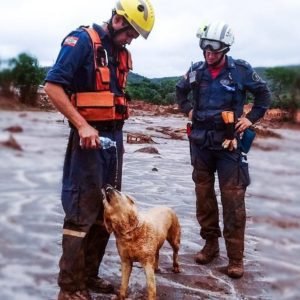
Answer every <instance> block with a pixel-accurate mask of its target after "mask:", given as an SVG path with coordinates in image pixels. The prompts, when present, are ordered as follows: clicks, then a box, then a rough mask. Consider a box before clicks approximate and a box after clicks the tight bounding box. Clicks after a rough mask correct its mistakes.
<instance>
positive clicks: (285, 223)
mask: <svg viewBox="0 0 300 300" xmlns="http://www.w3.org/2000/svg"><path fill="white" fill-rule="evenodd" d="M252 221H253V222H256V223H267V224H270V225H272V226H273V227H274V226H276V227H279V228H282V229H290V228H295V229H298V228H300V223H299V221H295V220H281V219H280V220H279V219H276V218H273V217H269V216H253V217H252Z"/></svg>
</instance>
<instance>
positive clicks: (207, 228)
mask: <svg viewBox="0 0 300 300" xmlns="http://www.w3.org/2000/svg"><path fill="white" fill-rule="evenodd" d="M197 37H198V38H200V41H199V45H200V48H201V50H202V51H203V55H204V58H205V61H204V62H197V63H195V64H192V66H191V68H190V69H189V70H188V72H187V74H186V75H185V76H184V77H183V78H182V79H181V80H180V81H179V82H178V83H177V85H176V96H177V102H178V104H179V106H180V108H181V110H182V111H183V112H184V113H186V114H187V115H188V117H189V119H190V120H192V130H191V132H190V134H189V140H190V147H191V162H192V165H193V168H194V170H193V181H194V182H195V191H196V214H197V220H198V222H199V224H200V227H201V231H200V235H201V237H202V238H203V239H205V245H204V247H203V248H202V250H201V251H200V252H198V253H197V255H196V257H195V260H196V262H197V263H199V264H207V263H209V262H211V261H212V260H213V259H214V258H215V257H217V256H218V255H219V243H218V238H219V237H220V236H221V230H220V226H219V211H218V203H217V198H216V192H215V189H214V183H215V173H216V172H217V175H218V179H219V187H220V192H221V203H222V206H223V221H224V230H223V236H224V238H225V244H226V250H227V256H228V258H229V264H228V267H227V273H228V275H229V276H230V277H233V278H239V277H242V276H243V273H244V264H243V255H244V235H245V223H246V211H245V201H244V198H245V192H246V187H247V186H248V185H249V183H250V179H249V173H248V163H247V157H246V154H245V152H247V150H249V149H246V147H245V145H246V144H247V143H246V142H245V139H242V140H241V138H240V137H241V134H242V133H244V135H245V136H249V135H250V133H249V132H250V129H249V127H250V126H251V125H252V124H253V123H255V122H256V121H258V120H259V119H260V118H262V117H263V116H264V113H265V111H266V110H267V108H268V107H269V105H270V101H271V95H270V91H269V89H268V87H267V86H266V83H265V82H264V81H263V80H261V78H260V77H259V76H258V75H257V73H256V72H255V71H254V70H253V69H252V67H251V66H250V65H249V64H248V63H247V62H245V61H244V60H239V59H238V60H235V59H233V58H232V57H230V56H227V55H226V54H227V53H228V52H229V50H230V47H231V46H232V44H233V42H234V35H233V32H232V30H231V28H230V27H229V26H228V25H227V24H225V23H223V22H212V23H210V24H207V25H202V26H201V27H200V28H199V30H198V32H197ZM247 91H249V92H250V93H252V95H253V97H254V103H253V107H252V110H251V111H250V112H249V113H247V115H246V116H244V115H243V107H244V104H245V100H246V92H247ZM190 92H192V94H193V97H192V98H193V100H192V101H190V100H189V99H190V98H188V95H189V93H190Z"/></svg>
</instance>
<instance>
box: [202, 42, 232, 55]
mask: <svg viewBox="0 0 300 300" xmlns="http://www.w3.org/2000/svg"><path fill="white" fill-rule="evenodd" d="M199 45H200V48H201V49H202V50H204V51H206V50H209V51H212V52H221V51H223V50H225V49H226V48H228V46H226V45H225V44H224V43H222V42H219V41H213V40H207V39H200V44H199Z"/></svg>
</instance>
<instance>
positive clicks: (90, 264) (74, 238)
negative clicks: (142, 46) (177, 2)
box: [45, 0, 155, 300]
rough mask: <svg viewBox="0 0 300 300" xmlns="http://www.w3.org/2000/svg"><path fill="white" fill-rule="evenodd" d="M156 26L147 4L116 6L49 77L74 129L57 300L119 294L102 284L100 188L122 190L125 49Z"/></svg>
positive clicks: (76, 37) (72, 45) (68, 43)
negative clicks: (112, 187) (99, 275)
mask: <svg viewBox="0 0 300 300" xmlns="http://www.w3.org/2000/svg"><path fill="white" fill-rule="evenodd" d="M154 19H155V17H154V11H153V8H152V5H151V3H150V1H149V0H119V1H117V3H116V7H115V9H114V10H113V13H112V17H111V18H110V19H109V21H108V22H106V23H104V24H103V25H102V26H99V25H96V24H94V25H93V26H92V27H80V28H78V29H76V30H75V31H73V32H71V33H70V34H69V35H68V36H67V37H66V38H65V39H64V40H63V42H62V47H61V50H60V53H59V55H58V58H57V60H56V62H55V64H54V66H53V67H52V68H51V70H50V71H49V73H48V74H47V76H46V79H45V81H46V85H45V91H46V93H47V94H48V96H49V97H50V99H51V100H52V102H53V104H54V105H55V107H56V108H57V109H58V110H59V111H60V112H61V113H62V114H63V115H65V117H66V118H67V119H68V120H69V124H70V136H69V142H68V147H67V152H66V156H65V163H64V169H63V184H62V196H61V200H62V205H63V208H64V212H65V219H64V224H63V239H62V248H63V253H62V256H61V259H60V263H59V267H60V272H59V276H58V284H59V286H60V292H59V295H58V300H79V299H80V300H89V299H92V298H91V296H90V294H89V290H92V291H94V292H99V293H110V292H112V291H113V285H112V284H111V283H109V282H108V281H107V280H104V279H102V278H100V277H98V271H99V266H100V263H101V261H102V258H103V255H104V252H105V248H106V245H107V242H108V239H109V233H108V232H107V231H106V228H105V226H104V221H103V209H104V208H103V204H102V194H101V188H102V187H103V186H104V185H106V184H111V185H113V186H115V187H116V188H118V189H119V190H120V189H121V179H122V160H123V137H122V127H123V124H124V121H125V120H126V119H127V118H128V106H127V98H126V96H125V86H126V79H127V75H128V73H129V70H130V69H131V55H130V53H129V51H128V50H127V49H126V45H129V44H130V43H131V41H132V40H133V39H136V38H137V37H138V36H140V35H141V36H143V37H144V38H145V39H147V37H148V35H149V33H150V32H151V30H152V27H153V25H154Z"/></svg>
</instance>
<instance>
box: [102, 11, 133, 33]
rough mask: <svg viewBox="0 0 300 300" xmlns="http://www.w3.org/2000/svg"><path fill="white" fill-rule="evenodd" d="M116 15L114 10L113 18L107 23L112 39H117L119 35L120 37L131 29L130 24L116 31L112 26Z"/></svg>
mask: <svg viewBox="0 0 300 300" xmlns="http://www.w3.org/2000/svg"><path fill="white" fill-rule="evenodd" d="M115 15H116V11H115V10H113V12H112V16H111V18H110V19H109V21H108V23H107V28H108V32H109V35H110V37H111V38H112V39H113V38H114V37H116V36H117V35H119V34H120V33H122V32H124V31H126V30H128V29H130V28H131V26H130V25H129V24H126V25H125V26H124V27H122V28H120V29H118V30H115V29H114V28H113V25H112V21H113V17H114V16H115ZM126 23H127V22H126Z"/></svg>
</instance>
